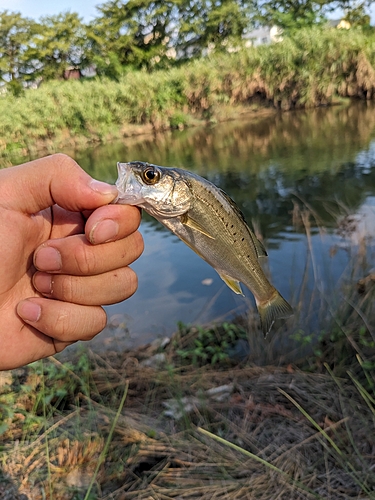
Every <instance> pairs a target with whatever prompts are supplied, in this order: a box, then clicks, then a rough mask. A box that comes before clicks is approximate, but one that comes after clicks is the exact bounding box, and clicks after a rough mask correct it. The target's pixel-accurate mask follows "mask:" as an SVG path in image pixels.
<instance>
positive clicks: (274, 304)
mask: <svg viewBox="0 0 375 500" xmlns="http://www.w3.org/2000/svg"><path fill="white" fill-rule="evenodd" d="M118 171H119V175H118V179H117V181H116V186H117V189H118V191H119V195H118V198H117V203H123V204H130V205H137V206H139V207H141V208H143V209H144V210H145V211H146V212H147V213H149V214H150V215H152V216H153V217H155V218H156V219H157V220H159V221H160V222H161V223H162V224H164V225H165V226H166V227H167V228H168V229H170V230H171V231H172V232H173V233H174V234H176V235H177V236H178V237H179V238H180V239H181V240H182V241H183V242H184V243H186V245H188V246H189V247H190V248H191V249H192V250H193V251H195V252H196V253H197V254H198V255H199V256H200V257H201V258H202V259H204V260H205V261H206V262H208V263H209V264H210V265H211V266H212V267H213V268H214V269H215V270H216V271H217V272H218V274H219V275H220V277H221V278H222V279H223V280H224V282H225V283H226V284H227V285H228V286H229V288H231V289H232V290H233V291H234V292H235V293H238V294H242V290H241V285H240V283H243V284H244V285H245V286H246V287H247V288H249V290H250V291H251V292H252V293H253V295H254V297H255V302H256V305H257V308H258V312H259V316H260V320H261V328H262V331H263V333H264V335H265V336H266V335H267V333H268V332H269V330H270V328H271V326H272V324H273V322H274V321H275V320H276V319H278V318H287V317H289V316H290V315H291V314H293V310H292V308H291V306H290V305H289V304H288V302H287V301H286V300H285V299H284V298H283V297H282V296H281V295H280V293H279V292H278V291H277V290H276V288H275V287H274V286H273V285H272V284H271V283H270V282H269V281H268V279H267V277H266V275H265V274H264V272H263V269H262V267H261V265H260V263H259V257H265V256H267V252H266V251H265V249H264V247H263V245H262V243H261V242H260V241H259V240H258V239H257V238H256V236H255V234H254V233H253V232H252V231H251V229H250V228H249V226H248V225H247V223H246V221H245V218H244V216H243V214H242V212H241V211H240V210H239V208H238V207H237V205H236V204H235V202H234V201H233V200H232V199H231V198H230V197H229V196H228V195H227V194H226V193H225V192H224V191H222V190H221V189H220V188H218V187H217V186H215V185H214V184H213V183H211V182H209V181H208V180H206V179H204V178H203V177H200V176H199V175H196V174H194V173H192V172H189V171H187V170H183V169H178V168H168V167H160V166H158V165H153V164H150V163H144V162H137V161H136V162H129V163H118Z"/></svg>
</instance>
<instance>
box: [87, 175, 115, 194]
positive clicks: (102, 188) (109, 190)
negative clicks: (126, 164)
mask: <svg viewBox="0 0 375 500" xmlns="http://www.w3.org/2000/svg"><path fill="white" fill-rule="evenodd" d="M90 187H91V189H92V190H93V191H96V192H97V193H100V194H104V195H109V194H110V195H112V196H113V197H115V196H117V195H118V191H117V188H116V186H114V185H113V184H108V183H107V182H102V181H97V180H96V179H93V180H92V181H91V182H90Z"/></svg>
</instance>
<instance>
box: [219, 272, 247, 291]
mask: <svg viewBox="0 0 375 500" xmlns="http://www.w3.org/2000/svg"><path fill="white" fill-rule="evenodd" d="M219 276H220V278H221V279H222V280H223V281H224V283H225V284H226V285H228V286H229V288H230V289H231V290H233V292H234V293H237V294H238V295H243V293H242V290H241V284H240V282H239V281H238V280H235V279H234V278H231V277H230V276H227V275H226V274H221V273H219Z"/></svg>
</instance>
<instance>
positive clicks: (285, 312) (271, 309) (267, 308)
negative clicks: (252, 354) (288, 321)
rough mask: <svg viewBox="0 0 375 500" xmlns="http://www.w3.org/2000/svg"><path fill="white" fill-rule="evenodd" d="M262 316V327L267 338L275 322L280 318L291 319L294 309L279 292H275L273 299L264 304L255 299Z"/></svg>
mask: <svg viewBox="0 0 375 500" xmlns="http://www.w3.org/2000/svg"><path fill="white" fill-rule="evenodd" d="M255 301H256V304H257V307H258V312H259V316H260V325H261V328H262V332H263V334H264V337H267V334H268V332H269V331H270V329H271V326H272V324H273V322H274V321H275V320H276V319H279V318H289V316H292V314H293V309H292V307H291V306H290V304H288V302H287V301H286V300H285V299H284V297H282V296H281V295H280V294H279V292H278V291H277V290H275V291H274V293H273V294H272V297H271V298H270V299H268V300H264V301H262V302H260V301H258V300H257V299H255Z"/></svg>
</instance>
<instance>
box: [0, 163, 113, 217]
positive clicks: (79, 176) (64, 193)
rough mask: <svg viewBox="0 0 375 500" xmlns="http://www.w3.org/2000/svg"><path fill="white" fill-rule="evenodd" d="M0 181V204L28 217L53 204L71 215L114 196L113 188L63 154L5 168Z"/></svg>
mask: <svg viewBox="0 0 375 500" xmlns="http://www.w3.org/2000/svg"><path fill="white" fill-rule="evenodd" d="M0 179H1V201H0V204H2V205H4V207H6V208H7V209H13V210H17V211H20V212H24V213H27V214H30V215H31V214H35V213H37V212H39V211H41V210H44V209H45V208H48V207H50V206H52V205H55V204H57V205H60V206H61V207H63V208H65V209H66V210H70V211H72V212H80V211H82V210H90V209H95V208H97V207H99V206H102V205H105V204H107V203H110V202H111V201H113V200H114V199H115V197H116V196H117V189H116V187H115V186H112V185H110V184H107V183H104V182H99V181H96V180H95V179H93V178H92V177H90V176H89V175H88V174H87V173H86V172H84V170H82V169H81V167H80V166H79V165H78V164H77V163H76V162H75V161H74V160H73V159H72V158H70V157H69V156H67V155H64V154H55V155H51V156H46V157H44V158H39V159H37V160H34V161H31V162H28V163H24V164H23V165H19V166H17V167H10V168H7V169H4V170H2V171H1V172H0Z"/></svg>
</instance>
